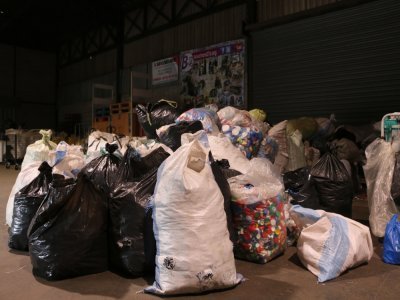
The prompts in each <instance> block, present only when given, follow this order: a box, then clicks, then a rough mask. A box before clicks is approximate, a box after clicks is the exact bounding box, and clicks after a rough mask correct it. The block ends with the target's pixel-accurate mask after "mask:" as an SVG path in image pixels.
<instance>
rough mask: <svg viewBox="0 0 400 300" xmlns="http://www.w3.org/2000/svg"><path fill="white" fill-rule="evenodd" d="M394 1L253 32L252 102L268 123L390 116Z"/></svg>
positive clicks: (398, 73) (399, 44) (394, 78)
mask: <svg viewBox="0 0 400 300" xmlns="http://www.w3.org/2000/svg"><path fill="white" fill-rule="evenodd" d="M399 15H400V1H397V0H380V1H372V2H369V3H366V4H363V5H359V6H356V7H353V8H347V9H344V10H341V11H337V12H333V13H328V14H324V15H321V16H317V17H313V18H308V19H304V20H301V21H297V22H293V23H290V24H285V25H282V26H277V27H272V28H269V29H265V30H263V31H260V32H255V33H254V34H253V36H252V40H253V45H252V46H253V56H252V58H253V65H252V68H253V69H252V72H253V73H252V76H253V83H252V89H253V93H254V94H253V99H252V100H253V101H252V102H251V106H254V107H261V108H264V109H266V111H267V112H268V114H269V116H270V119H271V121H272V122H277V121H280V120H283V119H287V118H294V117H299V116H304V115H313V116H316V115H321V116H328V115H329V114H330V113H335V114H336V117H337V119H338V121H339V122H343V123H364V122H369V121H372V120H378V119H380V118H381V117H382V116H383V115H384V114H385V113H387V112H392V111H398V110H399V103H400V18H399Z"/></svg>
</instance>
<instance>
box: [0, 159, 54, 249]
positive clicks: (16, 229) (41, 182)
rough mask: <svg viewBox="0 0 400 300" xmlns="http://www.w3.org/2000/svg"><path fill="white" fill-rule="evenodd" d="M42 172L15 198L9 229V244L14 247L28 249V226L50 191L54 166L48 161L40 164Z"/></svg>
mask: <svg viewBox="0 0 400 300" xmlns="http://www.w3.org/2000/svg"><path fill="white" fill-rule="evenodd" d="M38 170H39V172H40V174H39V175H38V176H37V177H36V178H35V179H33V180H32V181H31V182H30V183H29V184H28V185H27V186H25V187H24V188H22V189H21V190H20V191H19V192H18V193H17V194H16V195H15V198H14V210H13V218H12V223H11V227H10V229H9V239H8V246H9V247H10V248H12V249H16V250H22V251H27V250H28V236H27V232H28V228H29V224H30V223H31V221H32V218H33V217H34V215H35V213H36V212H37V210H38V208H39V206H40V204H41V203H42V202H43V199H44V198H45V196H46V195H47V193H48V191H49V185H50V183H51V181H52V178H53V177H52V174H51V172H52V168H51V167H50V166H49V164H48V163H47V162H43V163H42V164H41V165H40V166H39V169H38Z"/></svg>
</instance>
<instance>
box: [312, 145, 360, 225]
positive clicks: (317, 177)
mask: <svg viewBox="0 0 400 300" xmlns="http://www.w3.org/2000/svg"><path fill="white" fill-rule="evenodd" d="M310 174H311V176H312V180H313V182H314V183H315V188H316V190H317V192H318V198H319V205H320V208H321V209H323V210H325V211H328V212H333V213H338V214H341V215H343V216H345V217H348V218H351V213H352V202H353V196H354V191H353V183H352V180H351V176H350V174H349V173H348V172H347V170H346V167H345V166H344V164H343V163H342V162H341V161H340V160H339V159H338V158H337V157H336V156H335V155H333V154H331V153H329V152H327V153H325V154H324V155H323V156H322V157H321V158H320V159H319V161H318V162H317V163H316V164H315V165H314V166H313V167H312V168H311V171H310Z"/></svg>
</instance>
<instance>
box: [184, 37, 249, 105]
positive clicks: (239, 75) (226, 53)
mask: <svg viewBox="0 0 400 300" xmlns="http://www.w3.org/2000/svg"><path fill="white" fill-rule="evenodd" d="M180 78H181V87H182V89H181V93H180V95H181V100H182V101H183V103H184V104H185V106H186V107H199V106H204V105H209V104H216V105H218V107H219V108H221V107H224V106H235V107H238V108H245V107H246V103H245V41H244V40H235V41H230V42H226V43H221V44H218V45H213V46H210V47H207V48H204V49H196V50H190V51H185V52H182V53H181V76H180Z"/></svg>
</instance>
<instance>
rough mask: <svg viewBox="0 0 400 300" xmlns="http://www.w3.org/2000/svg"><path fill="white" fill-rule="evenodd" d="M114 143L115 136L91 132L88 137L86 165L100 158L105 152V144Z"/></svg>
mask: <svg viewBox="0 0 400 300" xmlns="http://www.w3.org/2000/svg"><path fill="white" fill-rule="evenodd" d="M114 141H115V134H113V133H108V132H101V131H98V130H97V131H93V132H92V133H91V134H90V135H89V137H88V150H87V152H86V163H89V162H90V161H91V160H92V159H94V158H97V157H100V156H101V155H102V153H103V152H104V151H105V147H106V144H107V143H112V142H114ZM102 151H103V152H102Z"/></svg>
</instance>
